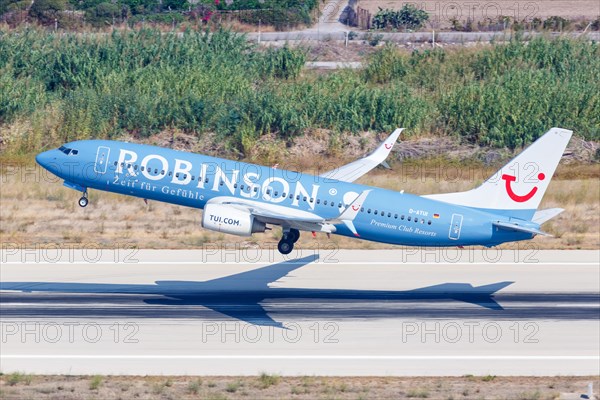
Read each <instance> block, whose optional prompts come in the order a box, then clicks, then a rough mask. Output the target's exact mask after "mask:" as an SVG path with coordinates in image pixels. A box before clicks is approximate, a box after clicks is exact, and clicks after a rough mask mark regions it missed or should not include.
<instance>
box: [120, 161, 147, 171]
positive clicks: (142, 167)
mask: <svg viewBox="0 0 600 400" xmlns="http://www.w3.org/2000/svg"><path fill="white" fill-rule="evenodd" d="M115 165H117V162H116V161H115ZM144 169H145V168H144V166H143V165H142V166H141V167H140V170H141V171H143V170H144Z"/></svg>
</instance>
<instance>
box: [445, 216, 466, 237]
mask: <svg viewBox="0 0 600 400" xmlns="http://www.w3.org/2000/svg"><path fill="white" fill-rule="evenodd" d="M462 223H463V216H462V215H460V214H452V221H451V222H450V232H448V237H449V238H450V239H452V240H458V238H459V237H460V229H461V228H462Z"/></svg>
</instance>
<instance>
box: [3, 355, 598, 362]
mask: <svg viewBox="0 0 600 400" xmlns="http://www.w3.org/2000/svg"><path fill="white" fill-rule="evenodd" d="M2 358H7V359H55V358H57V359H68V360H71V359H97V360H374V361H376V360H398V361H407V360H565V361H578V360H579V361H584V360H592V361H595V360H598V361H600V356H517V355H511V356H369V355H148V354H145V355H128V354H126V355H117V354H115V355H105V354H90V355H85V354H77V355H60V354H58V355H57V354H42V355H35V354H6V355H0V359H2Z"/></svg>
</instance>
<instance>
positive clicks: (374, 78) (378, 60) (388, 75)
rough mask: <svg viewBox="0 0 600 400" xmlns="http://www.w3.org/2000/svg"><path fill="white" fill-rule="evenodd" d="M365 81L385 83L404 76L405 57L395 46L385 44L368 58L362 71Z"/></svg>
mask: <svg viewBox="0 0 600 400" xmlns="http://www.w3.org/2000/svg"><path fill="white" fill-rule="evenodd" d="M364 73H365V79H366V80H367V81H369V82H373V83H387V82H390V81H391V80H392V79H396V78H401V77H403V76H404V75H406V57H403V56H402V55H401V54H400V52H399V51H398V49H397V48H396V46H395V45H393V44H387V45H386V46H385V47H383V48H382V49H380V50H379V51H377V52H375V53H373V54H372V55H371V56H370V57H369V61H368V63H367V66H366V68H365V69H364Z"/></svg>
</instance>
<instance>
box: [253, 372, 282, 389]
mask: <svg viewBox="0 0 600 400" xmlns="http://www.w3.org/2000/svg"><path fill="white" fill-rule="evenodd" d="M280 380H281V378H280V376H279V375H275V374H267V373H266V372H263V373H262V374H260V376H259V378H258V381H259V385H260V387H261V388H263V389H268V388H269V387H271V386H274V385H277V384H279V381H280Z"/></svg>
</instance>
